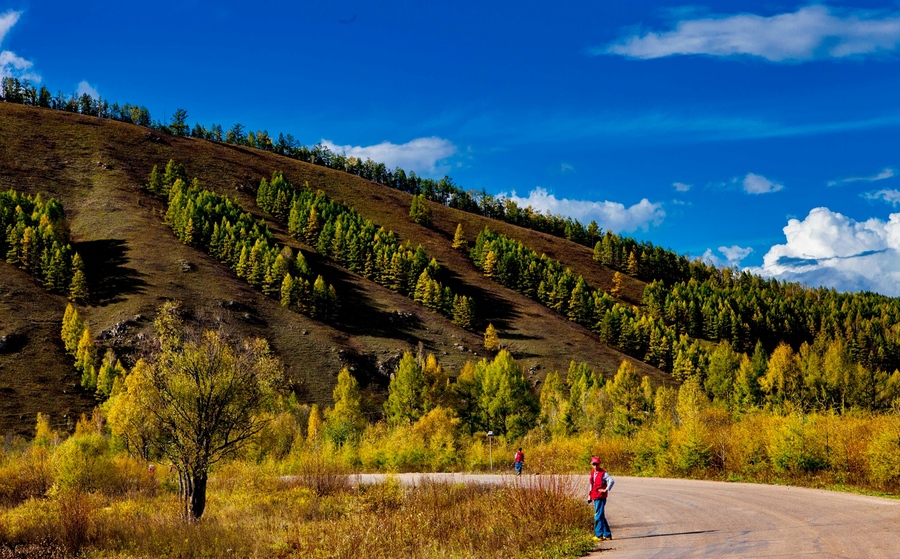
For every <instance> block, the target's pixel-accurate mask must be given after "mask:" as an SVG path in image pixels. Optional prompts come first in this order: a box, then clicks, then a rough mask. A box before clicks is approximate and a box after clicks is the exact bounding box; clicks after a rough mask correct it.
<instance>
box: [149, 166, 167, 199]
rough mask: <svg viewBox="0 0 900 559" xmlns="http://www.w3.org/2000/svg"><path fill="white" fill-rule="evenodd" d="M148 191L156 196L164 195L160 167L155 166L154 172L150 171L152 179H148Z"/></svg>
mask: <svg viewBox="0 0 900 559" xmlns="http://www.w3.org/2000/svg"><path fill="white" fill-rule="evenodd" d="M147 190H149V191H150V192H153V193H154V194H162V192H163V179H162V175H160V173H159V167H157V166H156V165H154V166H153V170H152V171H150V178H148V179H147Z"/></svg>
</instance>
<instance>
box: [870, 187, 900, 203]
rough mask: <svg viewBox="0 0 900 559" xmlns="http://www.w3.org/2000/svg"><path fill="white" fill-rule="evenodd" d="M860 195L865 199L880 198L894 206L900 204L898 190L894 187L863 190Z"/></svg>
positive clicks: (899, 192) (874, 199) (899, 191)
mask: <svg viewBox="0 0 900 559" xmlns="http://www.w3.org/2000/svg"><path fill="white" fill-rule="evenodd" d="M861 196H862V197H863V198H865V199H866V200H872V201H876V200H881V201H884V202H887V203H888V204H891V205H894V206H896V205H898V204H900V190H896V189H890V190H888V189H884V190H876V191H875V192H864V193H863V194H861Z"/></svg>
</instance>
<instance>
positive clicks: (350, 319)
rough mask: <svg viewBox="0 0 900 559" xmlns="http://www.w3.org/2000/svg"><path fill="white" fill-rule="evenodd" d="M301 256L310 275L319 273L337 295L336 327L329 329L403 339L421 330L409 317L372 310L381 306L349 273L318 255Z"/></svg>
mask: <svg viewBox="0 0 900 559" xmlns="http://www.w3.org/2000/svg"><path fill="white" fill-rule="evenodd" d="M303 256H304V257H305V258H306V260H307V262H309V264H310V267H311V268H312V269H313V270H314V272H313V274H314V275H315V274H316V273H321V274H322V277H323V278H324V279H325V282H326V283H329V284H332V285H334V289H335V290H336V291H337V292H338V298H339V304H340V316H339V319H338V323H337V324H334V325H333V326H334V327H335V328H337V329H338V330H340V331H341V332H344V333H347V334H350V335H366V336H374V337H377V338H406V337H409V336H411V335H412V334H411V333H412V332H413V331H414V330H417V329H420V328H421V327H422V322H421V320H419V317H418V316H416V315H415V314H413V313H406V312H400V311H388V312H386V311H383V310H380V309H378V308H376V306H377V305H378V304H379V303H383V302H382V301H373V300H372V299H371V298H370V297H369V296H368V295H367V294H366V293H365V291H364V290H363V289H361V288H360V285H359V281H360V280H358V279H356V277H355V276H354V275H353V274H352V273H351V272H348V271H346V270H344V269H343V268H340V267H338V266H336V265H334V264H333V263H332V262H330V261H328V260H327V259H325V258H323V257H322V256H321V255H320V254H318V253H314V252H309V251H306V250H304V251H303ZM362 281H367V280H362ZM425 312H427V311H425Z"/></svg>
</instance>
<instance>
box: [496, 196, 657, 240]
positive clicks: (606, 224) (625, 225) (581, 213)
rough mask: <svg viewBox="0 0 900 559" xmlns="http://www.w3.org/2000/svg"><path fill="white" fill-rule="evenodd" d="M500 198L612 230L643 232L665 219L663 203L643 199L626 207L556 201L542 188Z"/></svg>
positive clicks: (608, 203) (558, 199)
mask: <svg viewBox="0 0 900 559" xmlns="http://www.w3.org/2000/svg"><path fill="white" fill-rule="evenodd" d="M500 197H505V198H509V199H510V200H512V201H514V202H515V203H516V204H518V205H519V206H521V207H523V208H524V207H527V206H531V207H532V208H534V209H535V210H538V211H540V212H547V211H549V212H550V213H551V214H554V215H556V214H559V215H564V216H569V217H572V218H574V219H577V220H578V221H580V222H582V223H588V222H589V221H591V220H594V221H596V222H597V224H598V225H599V226H600V227H602V228H604V229H609V230H611V231H626V232H627V231H634V230H635V229H643V230H645V231H646V230H647V229H648V228H649V227H650V225H659V224H660V223H662V220H663V218H665V217H666V212H665V210H663V209H662V204H659V203H654V202H650V201H649V200H647V199H646V198H644V199H643V200H641V201H640V202H638V203H637V204H634V205H632V206H630V207H627V208H626V207H625V205H624V204H620V203H619V202H609V201H604V202H593V201H591V200H570V199H568V198H557V197H556V196H554V195H553V194H551V193H549V192H547V190H546V189H545V188H541V187H537V188H535V189H534V190H532V191H531V192H530V193H529V194H528V197H526V198H523V197H521V196H516V193H515V192H513V193H512V194H509V195H507V194H500Z"/></svg>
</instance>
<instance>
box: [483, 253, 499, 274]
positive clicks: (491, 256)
mask: <svg viewBox="0 0 900 559" xmlns="http://www.w3.org/2000/svg"><path fill="white" fill-rule="evenodd" d="M482 270H483V271H484V276H485V277H487V278H493V277H494V276H496V275H497V253H496V252H494V251H493V250H491V251H488V253H487V256H485V257H484V265H483V266H482Z"/></svg>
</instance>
